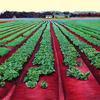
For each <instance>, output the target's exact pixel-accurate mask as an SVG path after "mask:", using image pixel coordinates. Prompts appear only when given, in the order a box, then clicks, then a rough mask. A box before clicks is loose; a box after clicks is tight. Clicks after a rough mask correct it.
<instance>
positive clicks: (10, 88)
mask: <svg viewBox="0 0 100 100" xmlns="http://www.w3.org/2000/svg"><path fill="white" fill-rule="evenodd" d="M40 27H41V26H40ZM40 27H38V28H37V29H36V30H35V31H34V32H33V34H34V33H35V32H36V31H37V30H38V29H39V28H40ZM31 36H32V35H31ZM31 36H30V37H31ZM30 37H29V38H30ZM14 50H16V49H14ZM13 53H14V52H13ZM10 54H11V53H10ZM10 54H9V55H10ZM9 55H8V57H9ZM4 59H5V60H6V58H4ZM2 61H3V60H2ZM23 73H24V72H23ZM16 82H17V81H13V82H10V83H7V84H6V86H5V87H4V88H0V99H1V98H3V97H4V96H5V98H4V100H10V99H8V98H10V97H11V96H12V93H13V92H14V90H15V87H16V86H15V85H14V84H15V83H16ZM6 95H7V96H6ZM6 98H7V99H6Z"/></svg>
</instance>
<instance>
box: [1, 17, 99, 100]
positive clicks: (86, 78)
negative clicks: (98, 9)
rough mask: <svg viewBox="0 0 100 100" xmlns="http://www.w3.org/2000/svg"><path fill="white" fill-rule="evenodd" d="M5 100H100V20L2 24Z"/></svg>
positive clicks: (2, 80)
mask: <svg viewBox="0 0 100 100" xmlns="http://www.w3.org/2000/svg"><path fill="white" fill-rule="evenodd" d="M0 100H100V19H99V18H68V19H38V18H37V19H34V18H29V19H26V18H21V19H1V20H0Z"/></svg>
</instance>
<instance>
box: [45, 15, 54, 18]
mask: <svg viewBox="0 0 100 100" xmlns="http://www.w3.org/2000/svg"><path fill="white" fill-rule="evenodd" d="M45 18H53V16H52V15H46V16H45Z"/></svg>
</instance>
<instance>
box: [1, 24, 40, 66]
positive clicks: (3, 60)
mask: <svg viewBox="0 0 100 100" xmlns="http://www.w3.org/2000/svg"><path fill="white" fill-rule="evenodd" d="M41 26H42V25H40V26H39V27H38V28H37V29H36V30H35V31H33V33H32V34H31V35H29V36H28V37H27V38H26V39H25V40H24V41H23V42H22V43H21V44H19V45H17V46H16V47H14V48H13V49H12V50H11V51H10V52H9V53H7V54H6V55H5V56H3V57H1V58H0V64H2V63H4V62H5V61H6V60H7V59H8V58H10V57H11V56H12V55H13V54H14V53H15V52H16V51H17V49H18V48H20V47H21V46H22V45H23V44H24V43H25V42H26V41H27V40H28V39H29V38H30V37H31V36H32V35H34V33H35V32H36V31H37V30H38V29H39V28H40V27H41Z"/></svg>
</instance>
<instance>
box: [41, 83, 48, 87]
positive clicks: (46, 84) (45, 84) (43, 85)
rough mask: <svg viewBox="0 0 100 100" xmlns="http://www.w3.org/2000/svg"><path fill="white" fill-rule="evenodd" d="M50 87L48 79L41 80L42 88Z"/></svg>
mask: <svg viewBox="0 0 100 100" xmlns="http://www.w3.org/2000/svg"><path fill="white" fill-rule="evenodd" d="M47 87H48V83H47V82H46V81H42V82H41V88H43V89H46V88H47Z"/></svg>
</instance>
